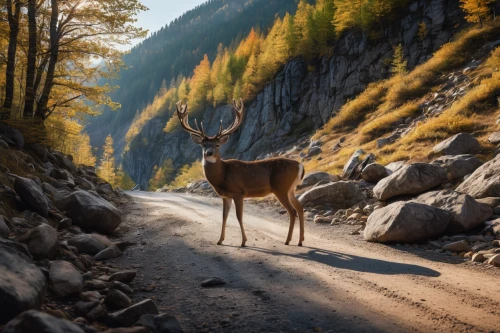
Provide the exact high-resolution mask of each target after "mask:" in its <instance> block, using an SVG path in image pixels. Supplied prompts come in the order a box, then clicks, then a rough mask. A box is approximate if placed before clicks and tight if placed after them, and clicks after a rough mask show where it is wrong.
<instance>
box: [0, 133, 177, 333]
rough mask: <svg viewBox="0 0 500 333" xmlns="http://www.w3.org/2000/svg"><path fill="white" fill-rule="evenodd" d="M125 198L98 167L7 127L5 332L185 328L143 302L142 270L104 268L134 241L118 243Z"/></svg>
mask: <svg viewBox="0 0 500 333" xmlns="http://www.w3.org/2000/svg"><path fill="white" fill-rule="evenodd" d="M126 202H127V197H126V196H125V195H124V194H123V192H122V191H121V190H120V189H113V188H112V187H111V185H110V184H108V183H106V182H104V181H102V180H101V179H99V178H98V177H97V175H96V173H95V170H94V168H92V167H87V166H76V165H75V164H74V163H73V162H72V158H71V156H65V155H64V154H62V153H60V152H57V151H50V150H48V149H46V148H45V147H43V146H41V145H39V144H29V145H27V144H25V142H24V137H23V135H22V134H21V132H19V131H18V130H16V129H13V128H11V127H10V126H8V125H5V124H3V123H0V299H1V300H2V302H1V304H0V331H2V332H7V333H8V332H12V333H13V332H16V333H38V332H66V333H83V332H97V331H102V330H105V329H107V328H108V327H128V326H132V325H134V324H135V323H136V322H138V321H140V323H139V324H138V325H139V327H137V328H135V329H134V330H133V332H160V331H161V327H162V325H169V327H171V329H172V330H171V331H169V332H180V331H181V328H180V326H179V324H178V322H177V321H176V320H175V318H173V317H171V316H168V315H165V314H162V315H159V313H158V309H157V308H156V305H155V303H154V302H153V301H152V300H150V299H146V300H140V301H139V300H137V299H135V298H136V297H135V296H134V291H133V289H132V288H131V287H130V285H132V286H134V284H133V280H134V278H135V275H136V271H135V270H130V269H129V270H124V269H120V268H117V267H111V266H110V265H108V264H106V263H105V261H106V260H109V259H112V258H115V257H118V256H120V255H122V254H123V252H124V251H125V250H126V248H127V247H129V246H131V245H133V244H131V243H129V242H122V241H120V239H119V238H117V236H118V234H117V231H116V230H117V228H119V226H120V224H121V222H122V217H121V213H120V207H121V206H123V205H124V204H125V203H126ZM135 287H137V286H135ZM138 301H139V302H138ZM107 332H122V331H121V330H118V331H116V330H114V329H110V330H108V331H107ZM162 332H163V331H162Z"/></svg>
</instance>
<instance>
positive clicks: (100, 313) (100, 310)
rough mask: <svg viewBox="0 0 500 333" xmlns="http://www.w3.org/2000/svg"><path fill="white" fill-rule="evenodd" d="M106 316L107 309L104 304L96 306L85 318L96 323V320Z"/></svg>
mask: <svg viewBox="0 0 500 333" xmlns="http://www.w3.org/2000/svg"><path fill="white" fill-rule="evenodd" d="M107 315H108V309H107V308H106V305H104V304H98V305H97V306H96V307H95V308H93V309H92V310H91V311H90V312H89V313H87V318H88V319H89V320H91V321H96V320H98V319H101V318H104V317H106V316H107Z"/></svg>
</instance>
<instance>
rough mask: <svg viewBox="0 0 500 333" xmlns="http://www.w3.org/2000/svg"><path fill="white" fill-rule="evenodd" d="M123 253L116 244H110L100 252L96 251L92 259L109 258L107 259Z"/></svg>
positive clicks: (101, 259)
mask: <svg viewBox="0 0 500 333" xmlns="http://www.w3.org/2000/svg"><path fill="white" fill-rule="evenodd" d="M122 254H123V252H122V251H120V249H119V248H118V247H117V246H116V245H114V244H113V245H111V246H108V247H107V248H105V249H104V250H102V251H101V252H99V253H97V254H96V255H95V256H94V259H95V260H97V261H103V260H109V259H114V258H116V257H119V256H121V255H122Z"/></svg>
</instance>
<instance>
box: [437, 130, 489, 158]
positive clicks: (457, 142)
mask: <svg viewBox="0 0 500 333" xmlns="http://www.w3.org/2000/svg"><path fill="white" fill-rule="evenodd" d="M433 150H434V152H435V153H442V154H444V155H461V154H474V153H477V152H479V151H480V150H481V145H480V144H479V141H477V139H476V138H475V137H473V136H472V135H470V134H468V133H459V134H456V135H454V136H452V137H450V138H448V139H446V140H444V141H442V142H440V143H438V144H437V145H436V146H434V148H433Z"/></svg>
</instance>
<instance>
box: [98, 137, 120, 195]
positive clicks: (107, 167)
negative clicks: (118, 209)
mask: <svg viewBox="0 0 500 333" xmlns="http://www.w3.org/2000/svg"><path fill="white" fill-rule="evenodd" d="M102 150H103V152H102V157H101V164H100V165H99V168H98V169H97V173H98V175H99V177H101V178H102V179H104V180H105V181H107V182H108V183H110V184H111V185H113V186H115V185H116V180H117V177H116V165H115V158H114V157H113V154H114V153H115V150H114V148H113V138H112V137H111V135H108V136H107V137H106V142H105V143H104V146H102Z"/></svg>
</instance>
